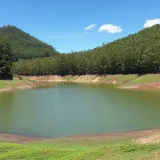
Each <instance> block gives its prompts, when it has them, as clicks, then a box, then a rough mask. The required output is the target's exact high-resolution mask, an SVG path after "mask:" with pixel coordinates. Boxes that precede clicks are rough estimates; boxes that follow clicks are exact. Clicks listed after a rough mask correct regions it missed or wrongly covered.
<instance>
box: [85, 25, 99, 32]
mask: <svg viewBox="0 0 160 160" xmlns="http://www.w3.org/2000/svg"><path fill="white" fill-rule="evenodd" d="M95 26H96V24H90V25H89V26H87V27H85V28H84V30H85V31H86V30H91V29H94V27H95Z"/></svg>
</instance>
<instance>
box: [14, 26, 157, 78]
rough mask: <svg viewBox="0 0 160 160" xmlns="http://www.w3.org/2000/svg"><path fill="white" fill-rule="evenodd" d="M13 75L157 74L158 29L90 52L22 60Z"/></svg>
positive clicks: (15, 65) (153, 28) (154, 28)
mask: <svg viewBox="0 0 160 160" xmlns="http://www.w3.org/2000/svg"><path fill="white" fill-rule="evenodd" d="M13 71H14V73H15V74H21V75H47V74H57V75H67V74H74V75H85V74H146V73H160V25H155V26H153V27H151V28H147V29H144V30H142V31H140V32H139V33H137V34H134V35H129V36H128V37H126V38H122V39H119V40H117V41H114V42H112V43H109V44H105V45H103V46H101V47H97V48H95V49H93V50H88V51H83V52H78V53H72V54H60V55H58V56H54V57H52V58H39V59H35V60H28V61H25V60H22V61H19V62H17V63H15V64H14V66H13Z"/></svg>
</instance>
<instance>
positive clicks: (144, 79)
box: [126, 74, 160, 85]
mask: <svg viewBox="0 0 160 160" xmlns="http://www.w3.org/2000/svg"><path fill="white" fill-rule="evenodd" d="M157 82H160V74H148V75H142V76H138V77H137V78H136V79H134V80H132V81H130V82H128V83H127V84H126V85H142V84H147V83H157Z"/></svg>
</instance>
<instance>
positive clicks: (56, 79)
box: [0, 74, 160, 92]
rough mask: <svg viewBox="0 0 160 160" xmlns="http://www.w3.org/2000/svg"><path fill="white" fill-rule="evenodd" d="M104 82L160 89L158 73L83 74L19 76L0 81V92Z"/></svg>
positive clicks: (126, 86) (129, 87)
mask: <svg viewBox="0 0 160 160" xmlns="http://www.w3.org/2000/svg"><path fill="white" fill-rule="evenodd" d="M61 82H65V83H70V82H72V83H106V84H114V85H115V87H119V88H122V89H160V74H147V75H142V76H139V75H106V76H96V75H85V76H72V75H68V76H57V75H53V76H28V77H26V76H20V77H14V78H13V80H12V81H10V80H8V81H4V80H1V81H0V92H2V91H11V90H19V89H31V88H36V87H40V86H42V85H54V84H55V83H61Z"/></svg>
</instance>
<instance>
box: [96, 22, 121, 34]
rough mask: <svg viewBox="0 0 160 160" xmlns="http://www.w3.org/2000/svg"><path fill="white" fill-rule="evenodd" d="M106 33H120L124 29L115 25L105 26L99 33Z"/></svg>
mask: <svg viewBox="0 0 160 160" xmlns="http://www.w3.org/2000/svg"><path fill="white" fill-rule="evenodd" d="M102 31H106V32H109V33H118V32H122V31H123V30H122V28H121V27H120V26H116V25H113V24H104V25H102V26H101V27H100V28H99V32H102Z"/></svg>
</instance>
